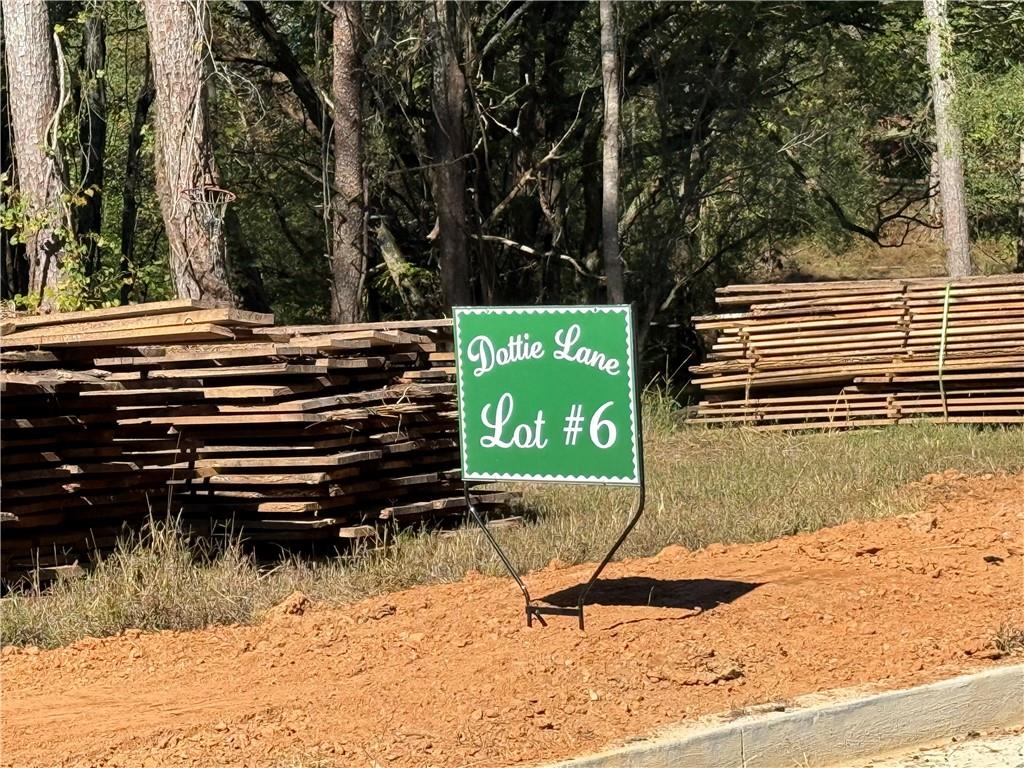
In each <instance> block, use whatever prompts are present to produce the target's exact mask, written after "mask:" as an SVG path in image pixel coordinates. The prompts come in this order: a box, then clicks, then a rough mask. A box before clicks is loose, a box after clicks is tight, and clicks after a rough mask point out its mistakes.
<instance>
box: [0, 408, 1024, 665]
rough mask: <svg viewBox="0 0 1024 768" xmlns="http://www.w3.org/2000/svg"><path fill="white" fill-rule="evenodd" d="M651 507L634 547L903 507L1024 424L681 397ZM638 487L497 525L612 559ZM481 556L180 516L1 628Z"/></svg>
mask: <svg viewBox="0 0 1024 768" xmlns="http://www.w3.org/2000/svg"><path fill="white" fill-rule="evenodd" d="M645 422H646V427H647V439H646V442H645V455H646V457H647V467H648V480H649V485H648V509H647V513H646V515H645V516H644V518H643V520H642V521H641V523H640V524H639V525H638V526H637V528H636V530H635V531H634V532H633V534H632V535H631V536H630V538H629V539H628V540H627V542H626V544H625V546H624V547H623V549H622V550H621V552H620V555H621V556H638V555H649V554H653V553H656V552H657V551H659V550H660V549H661V548H663V547H665V546H666V545H668V544H682V545H683V546H686V547H689V548H698V547H702V546H705V545H707V544H709V543H712V542H742V541H758V540H765V539H771V538H775V537H778V536H782V535H787V534H792V533H796V532H799V531H809V530H815V529H817V528H821V527H823V526H829V525H836V524H839V523H842V522H845V521H848V520H851V519H855V518H871V517H880V516H886V515H894V514H901V513H905V512H908V511H911V510H913V509H914V508H915V507H916V506H917V505H918V504H919V503H920V497H919V496H918V492H917V491H914V490H907V489H904V486H905V485H906V484H907V483H909V482H910V481H913V480H916V479H918V478H920V477H921V476H922V475H925V474H927V473H929V472H935V471H939V470H944V469H949V468H952V469H956V470H959V471H962V472H965V473H978V472H992V471H999V470H1007V471H1020V470H1022V469H1024V452H1021V450H1020V445H1021V439H1022V436H1021V431H1020V430H1010V429H973V428H969V427H961V426H938V425H929V424H921V425H905V426H898V427H891V428H886V429H874V430H861V431H856V432H847V433H832V434H823V433H817V434H804V435H784V434H776V433H772V434H765V433H757V432H752V431H747V430H743V429H708V428H694V427H690V426H685V425H680V424H678V422H677V419H676V412H675V411H674V409H673V407H672V404H671V403H669V402H668V401H666V400H665V399H663V398H659V397H656V396H649V397H648V398H647V402H646V408H645ZM631 494H632V492H631V491H630V490H628V489H615V488H600V487H579V486H558V485H538V486H533V487H529V488H527V489H526V490H525V494H524V505H525V507H526V511H527V513H528V516H529V522H528V523H527V524H526V525H524V526H522V527H521V528H518V529H511V530H505V531H501V532H500V534H499V535H500V537H501V540H502V543H503V544H504V546H506V547H507V549H508V551H509V553H510V555H511V556H512V557H513V559H514V561H515V562H516V563H517V564H518V565H519V567H520V568H521V569H522V570H524V571H528V570H532V569H536V568H539V567H542V566H544V565H546V564H547V563H548V562H549V561H550V560H552V559H553V558H558V559H559V560H562V561H563V562H566V563H577V562H583V561H588V560H594V559H597V558H599V557H600V556H601V555H602V554H603V552H604V551H605V550H606V549H607V547H608V546H609V544H610V542H611V541H612V540H613V539H614V537H615V534H616V533H617V531H618V530H619V529H620V528H621V526H622V524H623V521H624V517H625V514H626V511H627V509H628V506H629V503H630V501H631V500H632V496H631ZM470 570H480V571H484V572H487V573H494V574H500V573H501V572H502V568H501V564H500V562H499V561H498V559H497V558H496V557H495V555H494V553H493V552H492V551H491V550H490V549H489V548H488V546H487V543H486V542H485V541H484V540H483V537H482V536H481V534H480V533H479V532H478V531H476V530H475V529H473V528H472V527H467V528H465V529H462V530H461V531H459V532H458V533H457V534H456V535H454V536H452V535H448V536H440V535H438V534H436V533H432V532H421V533H409V532H406V533H403V534H401V535H399V536H397V537H396V538H394V539H393V541H392V542H391V543H390V545H389V546H388V547H387V548H385V549H380V550H374V551H370V552H366V553H364V554H363V555H362V556H360V557H357V558H346V559H340V558H339V559H334V560H330V561H320V562H311V561H306V560H300V559H290V560H286V561H283V562H281V563H279V564H278V565H277V566H276V567H274V568H269V569H268V568H261V567H258V566H257V565H256V564H254V563H253V561H252V560H251V559H250V558H249V557H247V556H246V555H245V554H244V553H243V551H242V549H241V548H240V547H239V546H238V544H237V543H228V544H227V545H226V546H222V547H220V548H219V549H218V550H217V551H209V550H207V551H198V552H197V551H196V550H195V549H194V548H190V547H189V546H188V544H187V543H186V542H185V539H184V538H183V537H182V536H181V535H179V534H178V532H177V531H176V529H175V527H174V526H173V525H169V524H167V523H161V524H155V525H154V526H152V527H151V529H150V530H148V531H147V532H146V533H145V534H143V535H142V536H139V537H136V538H133V539H130V540H128V541H125V542H124V544H123V545H122V546H121V547H119V548H118V550H117V551H116V552H115V553H113V554H112V555H111V556H109V557H108V558H106V559H105V560H103V561H102V562H100V563H99V564H98V565H97V566H96V567H95V568H94V569H93V570H92V571H91V572H90V573H89V574H88V575H87V576H85V577H82V578H77V579H74V580H68V581H64V582H60V583H58V584H56V585H54V586H53V587H51V588H50V589H48V590H47V591H45V592H44V591H40V590H32V589H29V590H27V591H25V592H24V593H22V594H17V595H12V596H10V597H8V598H6V599H4V600H3V605H2V608H0V622H2V638H3V642H4V643H18V644H34V645H40V646H47V647H52V646H57V645H62V644H65V643H68V642H72V641H74V640H76V639H78V638H80V637H83V636H101V635H109V634H113V633H116V632H119V631H121V630H124V629H127V628H141V629H163V628H172V629H192V628H197V627H203V626H206V625H210V624H221V623H234V622H248V621H252V620H254V619H256V618H258V617H259V616H260V615H261V614H262V612H263V611H265V610H266V609H267V608H268V607H270V606H271V605H273V604H274V603H276V602H278V601H279V600H281V599H282V598H283V597H284V596H285V595H287V594H288V593H290V592H292V591H293V590H296V589H298V590H302V591H304V592H306V593H307V594H309V595H310V596H312V597H313V598H315V599H318V600H322V601H325V602H329V603H344V602H348V601H351V600H354V599H358V598H360V597H364V596H367V595H373V594H379V593H382V592H387V591H391V590H396V589H401V588H404V587H408V586H412V585H415V584H423V583H432V582H442V581H451V580H456V579H460V578H462V577H463V576H464V575H465V574H466V573H467V572H468V571H470Z"/></svg>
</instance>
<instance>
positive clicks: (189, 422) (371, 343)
mask: <svg viewBox="0 0 1024 768" xmlns="http://www.w3.org/2000/svg"><path fill="white" fill-rule="evenodd" d="M10 323H11V324H10V327H8V328H7V329H5V330H6V332H5V334H4V336H3V339H2V344H0V363H2V366H3V373H2V374H0V391H2V393H3V424H2V448H3V454H4V465H3V488H2V502H3V511H4V518H3V520H2V521H0V526H2V528H0V531H2V534H3V547H2V554H3V562H2V564H0V571H2V574H0V575H2V576H3V577H4V578H6V579H9V578H11V576H12V575H13V574H17V573H19V572H21V571H24V570H25V569H27V568H30V567H34V566H42V567H44V568H52V569H59V568H61V567H62V566H65V565H67V564H69V563H73V562H75V561H76V560H77V559H80V558H82V557H83V556H84V555H86V554H88V552H89V551H90V550H92V549H99V550H100V551H103V550H105V549H108V548H109V547H111V546H112V545H113V543H114V541H115V540H116V537H117V536H118V535H119V534H121V533H122V532H123V526H124V525H125V524H127V525H129V526H130V527H137V526H138V525H140V524H141V523H142V522H143V521H144V520H145V519H146V518H147V517H148V515H149V513H150V512H151V511H152V512H153V513H155V514H156V515H158V516H162V515H164V514H166V513H168V512H170V513H171V514H173V515H181V516H182V517H183V518H184V519H185V520H186V521H187V522H188V523H189V524H190V526H191V528H192V529H193V530H194V531H196V532H199V533H209V532H216V531H220V530H223V529H230V530H232V531H234V532H235V533H238V534H240V535H241V536H242V537H243V539H244V540H246V541H249V542H253V543H254V544H256V545H258V544H260V543H262V544H264V545H265V546H268V547H275V548H278V549H279V548H280V546H283V545H287V546H289V547H300V548H309V547H319V548H320V549H321V550H329V549H330V548H332V547H338V546H340V545H342V544H344V543H346V542H348V541H351V540H352V539H355V538H365V537H372V536H374V535H375V534H376V532H377V530H378V529H379V527H380V526H382V525H390V524H399V525H408V524H411V523H421V522H423V521H439V520H444V519H446V518H448V519H451V518H452V516H458V515H459V514H461V513H463V512H464V511H465V501H464V496H463V493H462V486H461V484H460V483H459V482H458V452H457V446H456V438H457V428H456V411H455V404H454V390H455V387H454V383H453V381H454V367H453V366H454V358H453V352H452V340H451V330H450V323H449V322H448V321H433V322H430V321H427V322H410V323H389V324H363V325H348V326H291V327H282V326H274V325H273V317H272V316H270V315H260V314H256V313H251V312H243V311H240V310H234V309H228V308H217V307H211V306H208V305H203V304H199V303H197V302H191V301H184V302H183V301H174V302H161V303H157V304H147V305H132V306H126V307H117V308H113V309H108V310H97V311H94V312H86V313H67V314H64V315H49V316H38V317H36V316H33V317H24V318H16V319H14V320H13V321H10ZM474 496H475V497H476V498H477V499H478V500H479V502H480V504H481V506H482V507H483V508H485V509H493V510H496V511H498V512H501V511H502V510H503V509H504V505H505V503H506V502H507V501H508V500H509V498H510V497H509V494H505V493H500V492H495V491H479V490H478V491H474Z"/></svg>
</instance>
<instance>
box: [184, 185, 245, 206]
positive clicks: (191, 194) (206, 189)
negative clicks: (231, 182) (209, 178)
mask: <svg viewBox="0 0 1024 768" xmlns="http://www.w3.org/2000/svg"><path fill="white" fill-rule="evenodd" d="M210 192H215V193H217V194H220V195H222V197H221V199H220V200H206V199H201V198H200V199H196V196H195V195H196V193H201V194H203V195H206V194H208V193H210ZM179 194H180V195H181V197H183V198H185V199H186V200H188V201H189V202H190V203H195V202H204V203H233V202H234V201H235V200H236V199H237V197H236V196H235V193H234V192H232V191H230V190H228V189H224V188H223V187H218V186H216V185H214V184H204V185H203V186H201V187H186V188H185V189H183V190H181V192H180V193H179Z"/></svg>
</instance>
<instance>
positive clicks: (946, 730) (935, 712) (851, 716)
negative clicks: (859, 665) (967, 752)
mask: <svg viewBox="0 0 1024 768" xmlns="http://www.w3.org/2000/svg"><path fill="white" fill-rule="evenodd" d="M822 698H823V697H821V696H815V697H805V698H803V699H801V700H800V701H799V702H798V706H800V707H801V708H800V709H797V710H794V711H791V712H769V713H765V714H754V715H745V716H743V717H740V718H737V719H735V720H731V721H729V722H724V723H723V722H719V723H714V724H710V725H707V724H705V725H696V726H689V727H683V728H679V729H676V730H673V731H669V732H664V733H662V734H660V735H658V736H657V737H655V738H652V739H650V740H644V741H642V742H638V743H633V744H629V745H627V746H624V747H619V748H617V749H612V750H609V751H607V752H602V753H600V754H597V755H590V756H587V757H579V758H575V759H572V760H566V761H563V762H559V763H554V764H551V765H550V766H549V768H670V767H671V768H793V767H794V766H800V768H815V767H818V766H829V765H837V764H840V763H843V762H847V761H849V760H853V759H856V758H860V757H874V756H877V755H881V754H884V753H887V752H894V751H896V750H900V749H908V748H911V747H915V746H918V745H924V744H928V743H930V742H937V741H940V740H943V739H946V738H949V737H952V736H956V735H957V734H962V733H965V732H967V731H983V730H989V729H994V728H1007V727H1012V726H1017V725H1021V724H1024V665H1017V666H1011V667H999V668H997V669H990V670H986V671H984V672H978V673H975V674H969V675H961V676H960V677H954V678H951V679H949V680H942V681H940V682H937V683H929V684H928V685H921V686H918V687H916V688H908V689H905V690H900V691H886V692H884V693H878V694H873V695H868V696H864V695H863V694H861V695H860V696H859V697H856V698H847V699H846V700H843V701H839V702H837V701H836V700H835V696H834V695H833V696H832V697H831V698H830V700H829V701H828V702H827V703H825V702H822Z"/></svg>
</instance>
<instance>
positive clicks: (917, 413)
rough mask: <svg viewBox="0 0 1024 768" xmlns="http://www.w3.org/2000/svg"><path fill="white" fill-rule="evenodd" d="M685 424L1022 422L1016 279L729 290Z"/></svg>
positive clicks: (1022, 294)
mask: <svg viewBox="0 0 1024 768" xmlns="http://www.w3.org/2000/svg"><path fill="white" fill-rule="evenodd" d="M716 301H717V303H718V305H719V307H721V308H722V310H723V311H722V312H721V313H719V314H714V315H707V316H702V317H696V318H694V323H695V327H696V328H697V330H700V331H708V332H713V333H714V334H715V338H714V343H713V345H712V346H711V347H710V353H709V355H708V358H707V360H706V362H704V363H702V364H700V365H697V366H694V367H693V368H692V369H691V370H692V372H693V373H694V374H695V377H694V379H693V383H694V384H696V385H697V386H699V387H700V390H701V394H702V399H701V401H700V403H699V405H698V406H697V409H696V414H695V416H694V419H695V420H696V421H698V422H703V423H707V424H743V425H748V426H752V427H756V428H759V429H765V430H788V429H831V428H844V427H857V426H872V425H883V424H895V423H899V422H901V421H908V420H914V419H927V420H930V421H941V422H950V423H972V424H1020V423H1024V275H1001V276H994V277H973V278H965V279H961V280H947V279H945V278H923V279H913V280H865V281H850V282H831V283H794V284H761V285H733V286H727V287H725V288H721V289H719V290H718V292H717V295H716Z"/></svg>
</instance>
